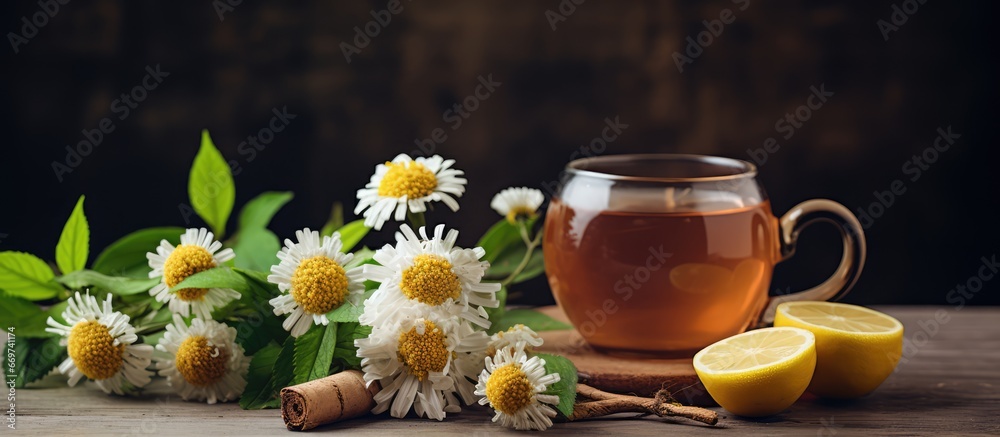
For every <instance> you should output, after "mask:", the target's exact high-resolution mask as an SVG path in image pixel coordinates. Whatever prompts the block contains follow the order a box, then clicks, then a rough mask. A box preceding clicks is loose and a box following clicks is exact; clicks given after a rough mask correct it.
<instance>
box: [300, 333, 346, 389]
mask: <svg viewBox="0 0 1000 437" xmlns="http://www.w3.org/2000/svg"><path fill="white" fill-rule="evenodd" d="M336 345H337V323H336V322H330V324H329V325H326V326H322V325H317V326H313V327H311V328H310V329H309V331H308V332H306V333H305V334H302V335H301V336H299V338H297V339H295V359H294V364H295V371H294V374H295V376H294V377H293V378H292V384H301V383H303V382H308V381H312V380H314V379H318V378H322V377H324V376H327V375H329V374H330V363H331V362H332V361H333V351H334V348H336Z"/></svg>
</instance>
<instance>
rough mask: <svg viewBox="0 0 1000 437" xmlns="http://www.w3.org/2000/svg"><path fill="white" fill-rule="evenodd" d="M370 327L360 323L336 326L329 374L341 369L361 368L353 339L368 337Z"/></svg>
mask: <svg viewBox="0 0 1000 437" xmlns="http://www.w3.org/2000/svg"><path fill="white" fill-rule="evenodd" d="M371 333H372V327H371V326H368V325H362V324H360V323H340V324H339V325H338V326H337V346H336V348H335V349H334V350H333V364H332V365H331V366H330V374H331V375H332V374H333V373H335V372H339V371H342V370H361V357H359V356H358V348H357V347H355V346H354V340H358V339H362V338H366V337H368V335H370V334H371Z"/></svg>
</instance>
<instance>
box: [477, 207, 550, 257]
mask: <svg viewBox="0 0 1000 437" xmlns="http://www.w3.org/2000/svg"><path fill="white" fill-rule="evenodd" d="M537 220H538V219H537V218H533V219H529V220H528V221H527V222H526V223H525V224H526V226H527V227H528V229H533V227H534V226H535V222H536V221H537ZM514 245H518V246H521V247H522V248H523V247H524V240H523V239H522V238H521V231H520V229H519V228H518V226H517V225H516V224H512V223H511V222H508V221H507V219H502V220H500V221H498V222H497V223H496V224H495V225H493V226H492V227H490V229H489V230H488V231H486V233H485V234H483V237H482V238H480V239H479V243H477V244H476V246H479V247H482V248H483V250H485V251H486V256H484V257H483V260H485V261H489V262H490V264H492V263H493V262H494V261H495V260H496V259H497V258H498V257H499V256H500V253H501V252H503V251H504V250H505V249H507V248H508V247H510V246H514ZM522 253H523V252H522ZM518 261H520V259H518ZM514 265H515V266H516V265H517V264H514Z"/></svg>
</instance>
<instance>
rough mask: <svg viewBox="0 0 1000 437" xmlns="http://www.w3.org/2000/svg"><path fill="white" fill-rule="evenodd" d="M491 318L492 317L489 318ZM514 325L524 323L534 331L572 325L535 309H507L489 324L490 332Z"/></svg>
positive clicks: (571, 327)
mask: <svg viewBox="0 0 1000 437" xmlns="http://www.w3.org/2000/svg"><path fill="white" fill-rule="evenodd" d="M490 320H493V319H490ZM514 325H524V326H527V327H529V328H531V329H532V330H534V331H536V332H541V331H560V330H563V329H573V325H570V324H568V323H565V322H561V321H559V320H556V319H553V318H552V317H549V316H547V315H545V314H542V313H540V312H538V311H535V310H526V309H516V310H507V311H506V312H505V313H504V314H503V316H502V317H500V318H499V319H498V320H495V321H493V324H492V325H490V330H489V333H490V334H494V333H497V332H500V331H506V330H507V329H510V327H512V326H514Z"/></svg>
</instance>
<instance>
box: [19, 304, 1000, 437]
mask: <svg viewBox="0 0 1000 437" xmlns="http://www.w3.org/2000/svg"><path fill="white" fill-rule="evenodd" d="M879 309H880V310H882V311H885V312H888V313H889V314H892V315H894V316H896V317H897V318H899V319H900V320H901V321H902V322H903V324H904V325H905V326H906V338H907V340H908V342H910V343H911V345H913V349H911V350H908V351H906V352H905V357H904V358H905V361H904V362H902V363H900V366H899V368H898V370H897V372H896V373H895V374H893V375H892V376H890V377H889V379H888V380H887V381H886V382H885V384H883V386H882V387H881V388H879V390H878V391H876V392H875V393H874V394H872V395H870V396H868V397H866V398H863V399H860V400H857V401H852V402H829V401H823V400H818V399H815V398H812V397H806V398H803V399H802V400H800V401H799V402H797V403H796V404H795V405H793V406H792V407H791V408H790V409H788V410H787V411H785V412H783V413H782V414H779V415H777V416H774V417H770V418H766V419H760V420H746V419H740V418H735V417H732V415H730V414H728V413H726V412H725V411H724V410H721V409H718V411H720V412H721V413H722V416H723V418H722V420H721V421H720V425H719V426H718V428H720V429H717V430H713V429H710V428H708V427H706V426H703V425H697V424H688V423H684V422H679V421H670V420H662V419H649V418H645V419H641V420H623V419H624V417H628V416H624V417H623V416H621V415H620V416H618V418H616V419H614V420H595V421H587V422H580V423H567V424H559V425H557V426H556V427H555V428H553V429H552V430H550V431H549V433H550V434H553V433H554V434H575V435H582V436H587V435H601V436H607V435H616V436H617V435H647V434H654V433H655V434H661V433H663V434H666V433H669V434H671V435H676V436H686V435H696V434H700V435H704V434H706V433H716V434H719V433H727V434H733V435H737V434H738V435H744V434H767V435H773V436H781V435H818V436H823V435H827V436H832V435H837V436H843V435H855V434H861V435H871V434H879V435H914V434H932V433H933V434H942V433H944V434H982V435H989V434H993V435H995V434H1000V418H998V416H1000V415H998V413H1000V402H998V401H1000V366H998V363H1000V323H997V322H998V320H1000V308H964V309H962V310H955V309H952V308H944V307H880V308H879ZM937 310H944V311H945V314H947V315H948V316H949V319H948V321H947V323H944V324H940V326H939V327H938V329H937V331H936V332H934V333H931V332H930V330H929V327H933V326H932V325H933V324H932V323H930V322H928V321H930V320H934V319H935V312H936V311H937ZM921 332H923V333H924V334H920V333H921ZM931 334H933V335H931ZM925 337H926V341H924V338H925ZM914 341H917V343H919V347H917V346H916V344H917V343H913V342H914ZM63 384H64V382H63V381H62V380H60V379H59V378H48V379H47V380H46V381H44V385H51V386H55V387H57V388H40V389H21V390H18V392H17V395H18V396H17V411H18V416H17V431H18V432H19V433H23V434H27V435H156V434H160V435H177V434H194V435H203V434H212V435H244V436H250V435H273V434H276V433H282V432H286V431H285V429H284V426H283V423H282V421H281V418H280V413H279V412H278V411H277V410H263V411H243V410H240V409H239V406H237V405H235V404H232V403H229V404H221V405H206V404H201V403H193V402H183V401H181V400H180V399H179V398H177V397H175V396H172V395H170V394H168V390H167V388H166V387H165V386H163V385H162V382H160V383H159V384H158V385H157V386H155V387H153V388H152V389H150V390H149V391H148V392H149V393H148V394H147V395H145V396H144V397H141V398H120V397H114V396H106V395H104V394H103V393H101V392H100V391H99V390H98V389H97V388H96V387H94V386H92V385H89V386H87V387H84V388H80V387H78V388H75V389H70V388H67V387H65V386H63ZM489 418H490V413H489V412H488V411H487V410H486V409H483V408H470V409H468V410H467V411H465V412H463V413H462V414H459V415H455V416H451V417H449V418H448V419H447V420H446V421H444V422H435V421H429V420H423V419H408V420H396V419H388V418H371V417H369V418H364V419H356V420H351V421H347V422H344V423H340V424H335V425H330V426H326V427H322V428H319V429H317V430H315V431H314V432H319V433H327V432H338V431H348V432H350V433H352V434H359V435H379V436H384V435H387V434H389V433H395V434H400V433H405V434H412V433H420V434H424V433H426V434H441V435H446V434H458V435H469V434H472V435H524V434H522V433H516V432H509V431H507V430H505V429H504V428H501V427H499V426H496V425H493V424H491V423H490V422H489Z"/></svg>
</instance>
